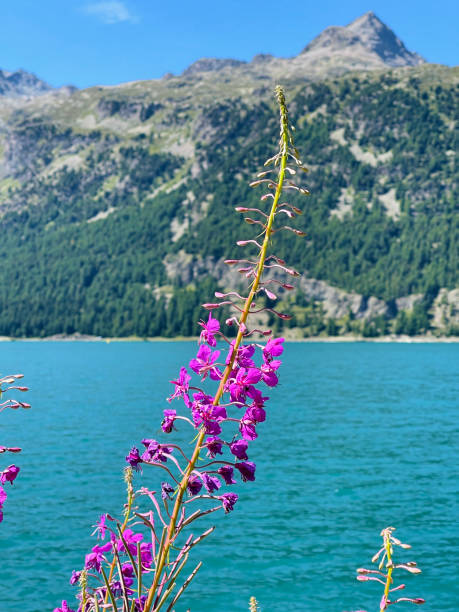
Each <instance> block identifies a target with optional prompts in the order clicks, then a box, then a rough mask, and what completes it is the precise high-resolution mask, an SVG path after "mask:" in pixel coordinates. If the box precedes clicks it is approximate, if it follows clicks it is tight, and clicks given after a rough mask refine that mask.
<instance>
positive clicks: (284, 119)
mask: <svg viewBox="0 0 459 612" xmlns="http://www.w3.org/2000/svg"><path fill="white" fill-rule="evenodd" d="M276 92H277V97H278V102H279V106H280V113H281V146H280V154H281V160H280V167H279V174H278V181H277V188H276V193H275V195H274V200H273V203H272V206H271V212H270V215H269V218H268V221H267V223H266V228H265V232H264V233H265V237H264V240H263V244H262V247H261V249H260V253H259V256H258V264H257V271H256V275H255V280H254V281H253V283H252V286H251V288H250V292H249V295H248V296H247V298H246V301H245V305H244V309H243V311H242V314H241V316H240V319H239V331H238V334H237V336H236V340H235V342H234V347H233V352H232V355H231V359H230V362H229V363H228V365H227V366H226V368H225V371H224V373H223V376H222V378H221V380H220V384H219V387H218V390H217V393H216V394H215V398H214V401H213V405H214V406H218V404H219V402H220V399H221V397H222V395H223V392H224V389H225V385H226V382H227V380H228V378H229V376H230V374H231V372H232V370H233V365H234V361H235V359H236V355H237V350H238V348H239V346H240V344H241V342H242V338H243V336H244V326H245V322H246V321H247V317H248V316H249V312H250V307H251V305H252V302H253V299H254V297H255V295H256V293H257V290H258V287H259V284H260V280H261V276H262V273H263V268H264V265H265V260H266V253H267V250H268V244H269V241H270V238H271V234H272V226H273V223H274V218H275V215H276V210H277V205H278V203H279V198H280V196H281V193H282V186H283V183H284V177H285V167H286V165H287V154H288V142H289V132H288V115H287V108H286V106H285V98H284V94H283V91H282V89H281V88H276ZM205 433H206V432H205V428H204V427H201V429H200V430H199V434H198V437H197V440H196V444H195V447H194V450H193V455H192V457H191V460H190V462H189V464H188V466H187V469H186V470H185V473H184V475H183V477H182V480H181V481H180V484H179V488H178V492H177V495H176V498H175V504H174V508H173V511H172V514H171V520H170V522H169V526H168V529H167V535H166V539H165V541H164V544H163V546H162V547H161V550H160V551H159V555H158V562H157V565H156V571H155V577H154V580H153V583H152V585H151V587H150V589H149V592H148V597H147V600H146V602H145V607H144V612H150V609H151V606H152V602H153V598H154V596H155V592H156V589H157V587H158V584H159V582H160V578H161V575H162V572H163V570H164V566H165V564H166V559H167V558H168V555H169V550H170V547H171V544H172V542H173V540H174V535H175V527H176V524H177V517H178V514H179V511H180V507H181V505H182V500H183V496H184V494H185V491H186V488H187V486H188V481H189V478H190V476H191V473H192V471H193V470H194V469H195V466H196V463H197V461H198V458H199V453H200V450H201V445H202V443H203V440H204V436H205Z"/></svg>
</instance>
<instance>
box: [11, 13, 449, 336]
mask: <svg viewBox="0 0 459 612" xmlns="http://www.w3.org/2000/svg"><path fill="white" fill-rule="evenodd" d="M343 32H345V34H343ZM346 37H348V38H347V40H348V42H347V43H345V42H342V40H343V38H346ZM349 37H350V38H349ZM340 40H341V42H340ZM327 41H330V43H327ZM352 41H354V42H352ZM383 42H384V48H383V47H382V44H383ZM340 45H341V47H340ZM327 47H330V53H329V54H328V55H327V53H326V51H325V50H326V49H327ZM338 48H341V51H338ZM308 58H309V59H308ZM311 58H312V59H311ZM327 58H328V59H327ZM346 58H347V59H346ZM346 62H348V63H347V64H346ZM390 62H392V64H393V63H394V62H395V63H397V62H401V63H402V65H400V66H398V65H395V66H393V65H392V64H391V63H390ZM410 62H411V64H414V65H411V64H410ZM282 66H283V68H282ZM289 66H290V68H289ZM356 66H357V67H358V66H360V68H358V69H357V68H356ZM362 66H366V69H365V70H363V68H362ZM280 72H283V73H284V78H283V79H282V84H283V85H284V86H285V89H286V91H287V95H288V103H289V110H290V117H291V118H292V120H293V121H294V124H295V126H296V132H295V134H296V143H297V146H298V148H299V149H300V151H302V153H303V155H304V159H305V162H306V164H307V165H308V167H309V169H310V172H309V175H308V188H309V190H310V192H311V196H310V197H309V198H308V199H307V200H306V202H299V201H297V200H295V198H294V197H293V196H292V200H290V201H291V203H292V204H298V205H299V206H301V207H304V208H305V212H304V215H303V216H302V217H300V218H298V220H297V226H298V227H299V228H300V229H301V230H304V231H305V232H306V233H307V238H306V240H305V241H303V242H301V241H298V240H297V241H293V242H292V241H291V240H290V239H289V237H287V236H284V235H283V233H282V232H280V233H279V234H278V235H276V242H275V244H276V252H277V254H278V255H279V256H280V257H283V258H285V259H286V260H287V261H289V263H290V264H291V265H293V266H295V267H297V269H298V270H300V271H301V273H302V274H303V276H302V278H301V279H300V281H299V289H298V291H297V292H296V294H295V295H293V296H291V297H288V296H287V295H285V294H280V298H281V305H280V307H281V308H282V307H285V308H287V309H289V310H291V311H293V312H294V313H295V319H294V322H293V323H292V325H294V326H296V327H297V328H298V329H296V330H293V331H292V332H291V333H296V334H297V335H298V334H300V335H316V334H320V333H322V334H323V333H328V334H331V335H333V334H343V333H348V332H355V333H362V334H364V335H366V336H371V335H378V334H382V333H389V332H397V333H409V334H412V335H415V334H418V333H425V332H426V331H429V333H435V334H450V335H453V334H456V335H457V334H459V290H458V287H459V265H458V263H459V252H458V248H459V246H458V245H459V227H458V224H459V221H458V220H459V215H458V212H459V210H458V202H459V198H458V194H457V166H456V164H455V152H456V148H457V147H456V142H457V141H456V132H455V117H456V112H457V111H456V109H457V106H458V92H459V69H458V68H447V67H444V66H436V65H431V64H427V63H425V62H422V60H420V58H418V57H417V56H415V54H410V52H408V51H406V49H405V48H404V47H403V44H402V43H401V42H400V41H398V39H397V38H396V37H395V35H391V33H390V30H388V28H386V26H383V24H382V25H381V22H380V21H379V20H378V19H377V18H376V17H375V16H374V15H372V14H367V15H364V16H363V17H362V18H360V19H358V20H356V21H354V22H353V23H352V24H350V25H349V26H346V27H345V28H338V29H336V28H332V30H331V31H329V30H326V31H325V32H324V33H323V34H322V35H320V36H319V37H317V38H316V39H315V41H312V42H311V43H310V44H309V45H308V46H307V47H306V48H305V50H304V51H303V52H301V53H300V54H299V55H298V56H296V57H294V58H291V59H280V58H273V57H271V56H266V55H259V56H256V57H255V58H254V59H253V60H252V61H251V62H247V63H243V62H240V61H238V60H200V62H198V63H197V64H196V63H195V64H194V65H192V66H191V67H190V68H189V69H188V70H187V71H186V73H184V74H183V75H180V76H173V75H166V76H165V77H163V78H162V79H159V80H155V81H139V82H133V83H126V84H122V85H119V86H115V87H92V88H89V89H86V90H82V91H65V92H64V91H48V92H44V93H43V94H42V95H39V96H33V97H28V98H26V97H16V98H2V100H4V102H3V101H2V104H1V105H0V215H1V218H0V223H1V229H2V241H1V242H0V256H1V258H2V264H3V265H2V267H1V272H0V335H2V334H3V335H9V336H16V337H21V336H49V335H53V334H59V333H64V334H71V333H75V332H80V333H83V334H94V335H101V336H127V335H130V334H136V335H138V336H155V335H166V336H173V335H177V334H180V335H192V334H195V333H196V331H197V330H196V324H195V322H196V321H197V320H198V319H199V318H200V317H202V316H203V313H202V312H201V310H200V304H201V303H202V302H203V301H207V300H208V299H209V298H210V297H211V295H212V291H215V290H216V289H217V288H219V287H230V286H234V284H235V283H237V282H238V281H237V279H236V277H235V276H234V274H233V275H232V273H231V271H228V270H227V269H226V266H225V265H224V264H223V259H224V258H225V257H228V256H230V257H232V256H238V255H239V254H238V253H237V250H236V251H235V246H234V242H235V239H236V237H240V238H244V237H248V236H250V235H251V233H250V231H249V228H248V227H246V226H245V225H244V224H241V220H240V219H239V218H238V216H237V215H236V214H235V213H234V207H235V206H238V205H240V204H241V203H243V202H244V203H247V205H248V206H249V207H250V206H257V205H258V203H259V199H258V198H259V193H258V192H255V191H254V190H252V189H250V188H249V187H248V182H249V181H250V179H251V178H252V177H253V175H254V173H256V172H257V171H258V170H259V168H260V167H261V166H262V165H263V162H264V160H265V159H266V158H267V157H269V156H270V155H272V152H273V150H274V149H275V146H276V142H277V140H278V117H277V113H276V109H275V105H274V104H273V97H272V89H273V85H274V83H275V79H277V76H278V73H280ZM236 276H237V275H236ZM267 322H268V323H269V324H270V325H273V326H275V328H279V325H280V324H279V322H276V321H274V320H268V321H267ZM285 331H286V332H288V333H290V332H289V330H288V329H287V330H285Z"/></svg>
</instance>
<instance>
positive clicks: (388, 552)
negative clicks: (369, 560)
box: [380, 538, 394, 612]
mask: <svg viewBox="0 0 459 612" xmlns="http://www.w3.org/2000/svg"><path fill="white" fill-rule="evenodd" d="M384 544H385V547H386V555H387V565H389V567H388V569H387V578H386V586H385V588H384V608H381V609H380V612H385V610H387V599H388V597H389V589H390V585H391V584H392V572H393V571H394V568H393V567H392V556H391V545H390V540H389V538H387V539H386V541H385V542H384Z"/></svg>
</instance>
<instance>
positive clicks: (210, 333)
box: [199, 312, 220, 346]
mask: <svg viewBox="0 0 459 612" xmlns="http://www.w3.org/2000/svg"><path fill="white" fill-rule="evenodd" d="M199 325H200V326H201V327H202V328H203V330H202V332H201V335H200V336H199V342H207V344H208V345H209V346H217V341H216V340H215V334H216V333H217V332H218V331H220V323H219V321H218V320H217V319H213V318H212V313H211V312H209V318H208V320H207V323H204V321H199Z"/></svg>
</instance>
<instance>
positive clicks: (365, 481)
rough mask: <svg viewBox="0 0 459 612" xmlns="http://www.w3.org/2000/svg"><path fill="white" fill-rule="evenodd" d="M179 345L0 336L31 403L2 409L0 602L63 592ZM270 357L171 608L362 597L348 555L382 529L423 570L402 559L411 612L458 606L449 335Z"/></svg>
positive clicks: (455, 353) (329, 608)
mask: <svg viewBox="0 0 459 612" xmlns="http://www.w3.org/2000/svg"><path fill="white" fill-rule="evenodd" d="M195 351H196V344H195V343H192V342H157V343H148V342H132V343H131V342H111V343H104V342H2V343H0V352H1V373H2V374H7V373H12V372H23V373H24V374H25V384H27V385H28V386H30V388H31V390H30V391H29V392H28V393H27V395H26V396H22V397H23V399H26V401H29V402H30V403H31V404H32V410H30V411H27V412H26V411H14V412H13V411H10V412H9V413H5V412H4V413H2V414H1V415H0V419H1V420H0V425H1V428H0V433H1V435H0V443H1V444H8V445H18V446H22V447H23V449H24V450H23V452H22V453H21V455H18V456H14V457H11V456H10V457H6V456H5V455H3V456H1V459H2V464H1V467H2V468H3V467H5V466H6V465H7V464H8V462H9V463H12V462H13V461H14V462H15V463H17V464H18V465H20V466H21V473H20V475H19V477H18V479H17V480H16V482H15V484H14V486H13V487H10V486H9V485H8V488H7V491H8V494H9V498H8V500H7V502H6V504H5V508H4V511H5V517H4V522H3V523H2V524H1V525H0V554H1V559H2V562H1V573H0V612H46V611H48V610H49V611H51V610H53V608H54V607H55V606H57V605H60V602H61V600H62V599H63V598H67V599H69V600H71V598H72V594H73V593H74V591H73V588H72V587H70V586H69V583H68V580H69V577H70V574H71V571H72V569H79V568H81V567H82V565H83V563H84V556H85V554H86V553H87V552H89V550H90V548H91V547H92V546H94V545H95V540H94V538H91V537H90V535H89V534H90V533H91V531H92V528H91V526H92V525H93V524H94V523H95V522H96V520H97V518H98V516H99V515H100V514H101V513H102V512H109V513H111V514H114V515H115V514H117V515H119V512H120V509H121V507H122V504H123V502H124V483H123V481H122V469H123V467H124V465H125V461H124V457H125V455H126V454H127V452H128V451H129V449H130V447H131V446H132V445H133V444H134V443H135V444H138V443H139V441H140V440H141V438H143V437H156V436H158V435H159V434H158V429H159V424H160V421H161V417H162V410H163V409H164V408H165V407H167V403H166V402H165V397H166V396H167V395H168V394H169V393H170V392H171V385H170V384H169V383H168V381H169V380H171V379H173V378H175V377H176V375H177V374H178V372H179V369H180V366H181V365H182V364H187V363H188V361H189V360H190V359H191V358H192V357H193V356H194V353H195ZM283 357H284V364H283V366H282V368H281V370H280V374H281V376H280V378H281V384H280V385H279V387H278V388H276V390H275V391H271V390H270V392H269V393H267V394H268V395H269V396H270V397H271V399H270V402H269V403H268V405H267V412H268V419H267V421H266V422H265V423H263V424H261V425H260V426H259V427H258V431H259V434H260V436H259V438H258V439H257V440H256V441H255V442H254V443H252V446H251V456H250V458H251V459H252V460H254V461H255V462H256V463H257V478H256V482H254V483H245V484H243V485H241V486H238V488H237V490H238V493H239V494H240V499H239V502H238V504H237V505H236V508H235V511H234V512H233V513H232V514H229V515H227V516H220V517H216V514H219V513H215V514H213V515H211V517H210V520H209V521H208V522H205V521H206V519H203V530H204V529H205V528H206V527H207V526H208V525H209V524H212V523H215V524H217V529H216V531H215V533H214V534H212V536H210V537H209V538H208V539H207V540H206V541H205V542H204V543H202V544H201V545H200V548H199V547H198V548H196V549H195V550H194V559H195V560H196V562H197V561H198V560H199V559H201V558H202V560H203V561H204V565H203V568H202V569H201V571H200V573H199V574H198V576H197V577H196V579H195V582H194V584H193V585H192V586H191V587H190V589H189V591H188V592H187V593H188V597H187V598H186V599H184V604H183V605H182V606H178V607H177V612H184V610H185V609H186V608H187V607H190V608H191V610H192V612H207V611H209V610H212V611H213V612H242V611H244V610H247V609H248V601H249V598H250V596H251V595H254V596H255V597H256V598H257V599H258V600H259V602H260V605H261V610H263V612H281V611H282V612H290V611H291V612H296V611H298V612H299V611H304V612H344V611H351V610H357V609H365V610H368V612H373V611H376V610H378V609H379V608H378V603H379V599H380V596H381V589H380V588H379V587H378V585H376V584H371V583H368V584H365V583H361V584H360V583H358V582H357V581H356V580H355V568H357V567H362V566H366V567H368V566H369V564H370V559H371V557H372V555H373V553H374V552H376V550H377V549H378V548H379V543H380V539H379V532H380V530H381V529H382V528H383V527H386V526H388V525H393V526H395V527H398V531H397V534H396V535H398V536H399V537H400V538H401V539H402V540H403V541H406V542H408V543H410V544H411V545H412V550H411V551H408V552H407V554H406V555H405V556H404V557H403V558H404V559H405V560H416V561H417V562H418V565H419V566H420V567H421V568H422V570H423V573H422V574H421V575H420V576H410V575H407V576H405V575H404V574H403V575H402V573H401V572H400V575H401V576H402V578H403V580H402V581H403V582H405V583H406V584H407V589H406V590H405V594H406V596H420V597H424V598H425V599H426V600H427V603H426V604H425V605H424V606H423V607H422V610H423V611H424V612H440V611H442V612H453V611H457V610H458V609H459V581H458V580H457V576H456V571H457V569H456V568H457V558H458V548H457V541H458V522H459V505H458V499H459V496H458V467H459V459H458V447H459V443H458V431H459V426H458V417H457V404H458V397H459V376H458V373H459V345H458V344H377V343H357V342H356V343H350V344H344V343H343V344H341V343H336V344H335V343H326V344H322V343H304V344H302V343H290V344H287V346H286V350H285V351H284V356H283ZM178 405H179V404H177V407H178ZM180 430H182V431H183V432H185V433H187V434H188V432H187V431H186V429H185V426H184V427H180ZM182 431H181V432H179V436H180V435H182ZM168 439H169V440H170V438H168ZM160 478H161V477H160ZM156 482H157V474H156V473H155V472H154V471H153V470H150V471H147V470H145V471H144V474H143V476H140V475H138V476H136V486H138V487H140V486H142V485H145V486H151V488H153V487H154V483H156ZM214 517H215V518H214ZM207 518H209V517H207ZM190 571H191V566H190ZM185 604H186V606H185ZM404 605H405V607H406V608H409V609H412V608H411V606H410V604H400V609H403V606H404ZM72 607H73V606H72ZM74 607H76V605H75V606H74Z"/></svg>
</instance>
